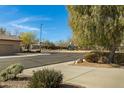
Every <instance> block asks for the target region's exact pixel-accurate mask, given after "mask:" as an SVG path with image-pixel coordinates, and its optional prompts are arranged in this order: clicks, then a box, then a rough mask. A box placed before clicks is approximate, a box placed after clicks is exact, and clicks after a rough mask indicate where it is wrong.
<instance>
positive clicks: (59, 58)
mask: <svg viewBox="0 0 124 93" xmlns="http://www.w3.org/2000/svg"><path fill="white" fill-rule="evenodd" d="M82 56H83V54H82V53H51V54H50V55H37V56H27V57H12V58H0V70H1V69H3V68H5V67H6V66H8V65H10V64H14V63H21V64H23V65H24V67H25V68H32V67H39V66H43V65H48V64H54V63H62V62H68V61H73V60H76V59H78V58H80V57H82Z"/></svg>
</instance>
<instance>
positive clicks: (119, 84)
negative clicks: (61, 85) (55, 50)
mask: <svg viewBox="0 0 124 93" xmlns="http://www.w3.org/2000/svg"><path fill="white" fill-rule="evenodd" d="M72 63H73V62H67V63H60V64H54V65H48V66H43V67H37V68H31V69H26V70H24V72H23V73H22V75H25V76H31V75H32V71H33V70H34V71H37V70H40V69H43V68H50V69H52V68H54V69H55V70H60V71H62V73H63V75H64V82H65V83H72V84H76V85H81V86H83V87H89V88H94V87H97V88H105V87H106V88H124V69H122V68H95V67H82V66H72V65H69V64H72Z"/></svg>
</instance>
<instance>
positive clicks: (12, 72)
mask: <svg viewBox="0 0 124 93" xmlns="http://www.w3.org/2000/svg"><path fill="white" fill-rule="evenodd" d="M23 69H24V67H23V66H22V65H21V64H13V65H10V66H9V67H7V68H6V69H4V70H2V71H1V72H0V80H1V81H7V80H9V79H14V78H16V77H17V75H18V74H19V73H21V72H22V71H23Z"/></svg>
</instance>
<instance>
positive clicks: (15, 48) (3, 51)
mask: <svg viewBox="0 0 124 93" xmlns="http://www.w3.org/2000/svg"><path fill="white" fill-rule="evenodd" d="M18 52H20V40H18V39H12V38H11V39H10V38H4V39H3V38H0V56H4V55H11V54H15V53H18Z"/></svg>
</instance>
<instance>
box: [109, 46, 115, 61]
mask: <svg viewBox="0 0 124 93" xmlns="http://www.w3.org/2000/svg"><path fill="white" fill-rule="evenodd" d="M115 51H116V48H115V47H113V48H112V49H111V51H110V54H109V63H114V57H115Z"/></svg>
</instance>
